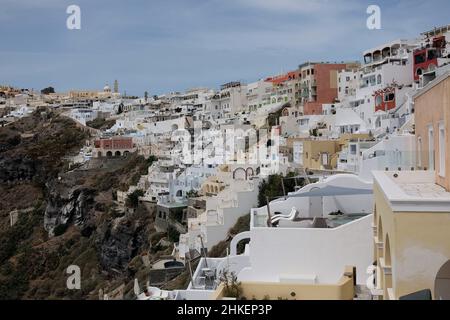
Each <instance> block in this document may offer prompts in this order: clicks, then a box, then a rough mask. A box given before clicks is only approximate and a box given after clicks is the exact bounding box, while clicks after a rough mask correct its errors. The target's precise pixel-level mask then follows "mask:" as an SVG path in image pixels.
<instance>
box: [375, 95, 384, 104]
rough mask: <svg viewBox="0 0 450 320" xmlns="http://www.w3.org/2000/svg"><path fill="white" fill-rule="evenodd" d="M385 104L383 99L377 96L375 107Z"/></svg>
mask: <svg viewBox="0 0 450 320" xmlns="http://www.w3.org/2000/svg"><path fill="white" fill-rule="evenodd" d="M382 103H383V98H382V97H381V96H377V97H376V98H375V105H376V106H380V105H381V104H382Z"/></svg>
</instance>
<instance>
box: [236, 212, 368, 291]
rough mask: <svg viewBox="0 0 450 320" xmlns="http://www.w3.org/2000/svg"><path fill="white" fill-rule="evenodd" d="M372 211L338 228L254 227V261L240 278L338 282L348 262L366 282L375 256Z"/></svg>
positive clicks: (252, 239) (361, 280)
mask: <svg viewBox="0 0 450 320" xmlns="http://www.w3.org/2000/svg"><path fill="white" fill-rule="evenodd" d="M372 219H373V218H372V215H368V216H366V217H364V218H361V219H359V220H355V221H353V222H350V223H347V224H345V225H343V226H341V227H337V228H334V229H310V228H291V229H289V228H254V229H252V230H251V241H250V264H251V267H248V268H244V269H243V270H242V271H241V272H240V273H239V281H261V282H280V281H281V280H282V279H283V278H292V279H299V278H305V279H315V281H316V283H336V282H338V280H339V279H340V278H341V277H342V272H343V270H344V269H345V267H346V266H356V270H357V283H358V284H365V283H366V280H367V278H368V275H367V274H366V270H367V267H368V266H370V265H371V264H372V262H373V261H372V259H373V257H372V256H373V233H372V232H371V231H372V228H371V225H372Z"/></svg>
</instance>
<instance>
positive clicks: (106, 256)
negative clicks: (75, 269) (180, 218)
mask: <svg viewBox="0 0 450 320" xmlns="http://www.w3.org/2000/svg"><path fill="white" fill-rule="evenodd" d="M145 214H146V212H141V213H133V214H131V215H127V216H124V217H121V218H117V219H114V220H112V221H109V222H107V223H106V224H104V225H103V226H101V227H100V228H98V229H97V233H98V236H97V239H96V245H97V247H98V251H99V260H100V263H101V265H102V267H103V268H104V269H106V270H115V271H119V272H124V271H126V269H127V267H128V263H129V262H130V260H131V259H132V258H133V257H135V256H136V255H137V254H138V252H139V251H140V250H141V251H143V250H145V249H146V247H147V246H148V243H149V241H148V235H149V234H150V233H151V232H150V230H148V226H149V221H148V220H149V219H148V218H149V215H148V214H147V217H146V216H145Z"/></svg>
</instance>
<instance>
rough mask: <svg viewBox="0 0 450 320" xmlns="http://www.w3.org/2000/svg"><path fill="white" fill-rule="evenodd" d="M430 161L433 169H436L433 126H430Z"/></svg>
mask: <svg viewBox="0 0 450 320" xmlns="http://www.w3.org/2000/svg"><path fill="white" fill-rule="evenodd" d="M428 162H429V164H428V165H429V167H430V170H431V171H434V132H433V127H432V126H430V127H429V128H428Z"/></svg>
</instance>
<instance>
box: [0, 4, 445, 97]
mask: <svg viewBox="0 0 450 320" xmlns="http://www.w3.org/2000/svg"><path fill="white" fill-rule="evenodd" d="M71 4H76V5H79V6H80V8H81V21H82V22H81V30H68V29H67V28H66V19H67V17H68V14H66V8H67V6H69V5H71ZM370 4H377V5H379V6H380V7H381V12H382V30H375V31H370V30H368V29H367V28H366V19H367V17H368V15H367V14H366V8H367V6H368V5H370ZM0 8H1V9H0V10H1V11H0V39H1V41H0V84H11V85H14V86H18V87H23V88H34V89H42V88H44V87H46V86H48V85H52V86H54V87H55V88H56V90H57V91H66V90H70V89H101V88H102V87H103V86H104V84H105V83H107V82H108V83H109V84H110V85H112V82H113V81H114V79H118V80H119V84H120V91H121V92H123V91H125V90H126V91H127V93H129V94H136V95H143V92H144V91H146V90H147V91H149V92H150V94H160V93H164V92H168V91H175V90H184V89H187V88H190V87H196V86H208V87H213V88H217V87H218V86H219V85H220V84H222V83H225V82H227V81H233V80H242V81H245V82H249V81H254V80H257V79H260V78H263V77H266V76H268V75H271V74H278V73H281V72H282V71H288V70H291V69H295V68H296V67H297V66H298V65H299V64H300V63H302V62H304V61H342V60H360V59H361V52H362V51H364V50H365V49H369V48H372V47H374V46H377V45H379V44H382V43H384V42H387V41H390V40H395V39H399V38H410V37H416V36H418V34H419V33H421V32H423V31H427V30H429V29H431V28H433V27H435V26H440V25H445V24H450V18H449V15H448V14H449V12H450V1H448V0H428V1H424V0H398V1H395V0H392V1H387V0H383V1H381V0H372V1H366V0H220V1H219V0H166V1H159V0H158V1H157V0H128V1H123V0H122V1H118V0H117V1H116V0H109V1H107V0H39V1H38V0H0Z"/></svg>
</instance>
